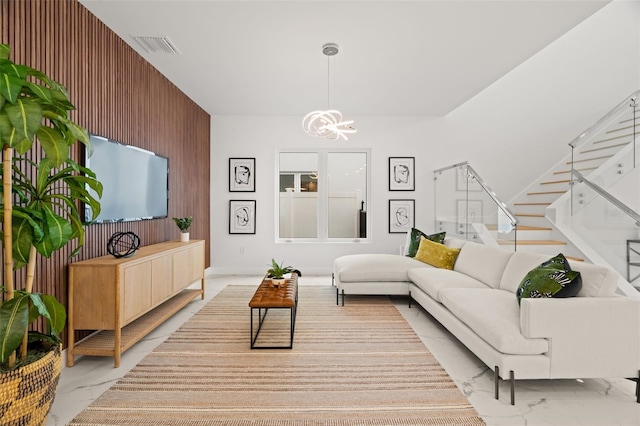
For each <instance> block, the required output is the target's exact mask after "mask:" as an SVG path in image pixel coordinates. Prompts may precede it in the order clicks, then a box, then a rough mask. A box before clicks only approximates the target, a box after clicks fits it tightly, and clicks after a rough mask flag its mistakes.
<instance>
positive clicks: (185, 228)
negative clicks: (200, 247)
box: [173, 216, 193, 242]
mask: <svg viewBox="0 0 640 426" xmlns="http://www.w3.org/2000/svg"><path fill="white" fill-rule="evenodd" d="M173 221H174V222H175V223H176V225H178V228H180V241H182V242H186V241H189V227H190V226H191V222H193V217H191V216H189V217H174V218H173Z"/></svg>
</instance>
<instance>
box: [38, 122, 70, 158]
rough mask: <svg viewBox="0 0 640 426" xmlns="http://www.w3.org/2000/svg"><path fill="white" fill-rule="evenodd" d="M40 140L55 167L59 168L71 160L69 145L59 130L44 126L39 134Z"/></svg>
mask: <svg viewBox="0 0 640 426" xmlns="http://www.w3.org/2000/svg"><path fill="white" fill-rule="evenodd" d="M37 135H38V139H39V140H40V144H41V145H42V149H43V150H44V152H45V154H46V155H47V157H48V158H49V159H50V160H51V161H52V163H53V165H54V167H59V166H60V165H61V164H62V163H64V162H65V161H67V158H69V145H67V142H66V141H65V140H64V138H63V137H62V135H61V134H60V132H58V131H57V130H55V129H53V128H51V127H47V126H42V127H41V128H40V130H38V132H37Z"/></svg>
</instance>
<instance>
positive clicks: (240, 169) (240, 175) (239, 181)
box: [229, 158, 256, 192]
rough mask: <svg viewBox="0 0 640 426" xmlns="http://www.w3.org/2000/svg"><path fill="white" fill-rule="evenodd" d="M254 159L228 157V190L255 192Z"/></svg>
mask: <svg viewBox="0 0 640 426" xmlns="http://www.w3.org/2000/svg"><path fill="white" fill-rule="evenodd" d="M255 190H256V159H255V158H229V192H255Z"/></svg>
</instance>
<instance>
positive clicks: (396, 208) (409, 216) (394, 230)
mask: <svg viewBox="0 0 640 426" xmlns="http://www.w3.org/2000/svg"><path fill="white" fill-rule="evenodd" d="M415 210H416V201H415V200H389V233H390V234H405V233H407V231H409V230H411V228H413V227H415V217H416V214H415V213H416V212H415Z"/></svg>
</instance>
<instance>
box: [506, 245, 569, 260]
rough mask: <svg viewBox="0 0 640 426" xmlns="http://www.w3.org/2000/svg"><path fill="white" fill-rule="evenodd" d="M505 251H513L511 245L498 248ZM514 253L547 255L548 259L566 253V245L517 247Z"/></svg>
mask: <svg viewBox="0 0 640 426" xmlns="http://www.w3.org/2000/svg"><path fill="white" fill-rule="evenodd" d="M500 247H501V248H506V249H507V250H513V246H512V245H506V246H502V245H501V246H500ZM516 251H526V252H532V253H542V254H548V255H549V257H552V256H555V255H556V254H558V253H566V251H567V246H566V245H544V246H518V247H517V250H516Z"/></svg>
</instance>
